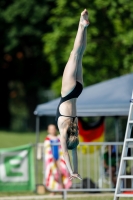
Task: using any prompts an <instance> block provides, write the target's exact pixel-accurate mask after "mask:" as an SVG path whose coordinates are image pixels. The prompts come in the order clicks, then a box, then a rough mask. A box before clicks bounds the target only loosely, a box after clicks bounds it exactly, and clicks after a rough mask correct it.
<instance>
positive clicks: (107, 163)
mask: <svg viewBox="0 0 133 200" xmlns="http://www.w3.org/2000/svg"><path fill="white" fill-rule="evenodd" d="M117 165H119V155H118V163H117V155H116V149H115V146H114V145H107V147H106V152H105V153H104V169H105V173H106V175H109V176H110V177H111V181H112V185H113V187H115V186H116V168H117Z"/></svg>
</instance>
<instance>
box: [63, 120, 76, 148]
mask: <svg viewBox="0 0 133 200" xmlns="http://www.w3.org/2000/svg"><path fill="white" fill-rule="evenodd" d="M67 135H68V138H67V141H66V142H67V148H68V149H74V148H76V147H77V146H78V144H79V139H78V126H77V124H76V123H73V122H71V124H70V127H69V128H68V130H67Z"/></svg>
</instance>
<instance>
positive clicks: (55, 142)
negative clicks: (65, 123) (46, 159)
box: [50, 140, 59, 160]
mask: <svg viewBox="0 0 133 200" xmlns="http://www.w3.org/2000/svg"><path fill="white" fill-rule="evenodd" d="M50 143H51V149H52V154H53V157H54V159H55V160H58V159H59V150H58V148H59V146H58V143H59V141H58V140H50Z"/></svg>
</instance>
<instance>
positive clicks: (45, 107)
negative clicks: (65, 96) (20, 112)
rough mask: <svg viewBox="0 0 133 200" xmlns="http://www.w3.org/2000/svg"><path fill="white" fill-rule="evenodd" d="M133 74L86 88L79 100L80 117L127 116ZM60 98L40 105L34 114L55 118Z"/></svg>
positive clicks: (132, 86)
mask: <svg viewBox="0 0 133 200" xmlns="http://www.w3.org/2000/svg"><path fill="white" fill-rule="evenodd" d="M132 90H133V73H131V74H127V75H124V76H120V77H116V78H113V79H111V80H107V81H103V82H100V83H97V84H94V85H91V86H88V87H85V88H84V90H83V92H82V93H81V95H80V96H79V98H78V100H77V115H78V116H127V115H128V112H129V106H130V99H131V95H132ZM59 100H60V98H57V99H55V100H52V101H49V102H47V103H44V104H40V105H38V106H37V107H36V109H35V111H34V114H35V115H38V116H43V115H50V116H55V114H56V109H57V106H58V103H59Z"/></svg>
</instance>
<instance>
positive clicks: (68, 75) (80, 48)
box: [61, 9, 88, 96]
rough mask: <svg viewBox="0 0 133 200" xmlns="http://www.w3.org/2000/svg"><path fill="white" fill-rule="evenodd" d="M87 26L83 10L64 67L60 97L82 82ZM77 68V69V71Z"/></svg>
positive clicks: (86, 15) (86, 16)
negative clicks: (71, 48) (77, 82)
mask: <svg viewBox="0 0 133 200" xmlns="http://www.w3.org/2000/svg"><path fill="white" fill-rule="evenodd" d="M87 25H88V12H87V10H86V9H85V10H84V11H83V12H82V13H81V17H80V22H79V26H78V31H77V35H76V38H75V41H74V46H73V50H72V52H71V54H70V57H69V60H68V62H67V64H66V66H65V69H64V73H63V78H62V89H61V94H62V96H66V95H67V94H68V93H70V92H71V91H72V89H73V88H74V86H75V84H76V81H79V82H81V83H82V82H83V80H82V79H83V78H82V64H81V63H82V57H83V53H84V50H85V46H86V26H87ZM78 68H79V69H78Z"/></svg>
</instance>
